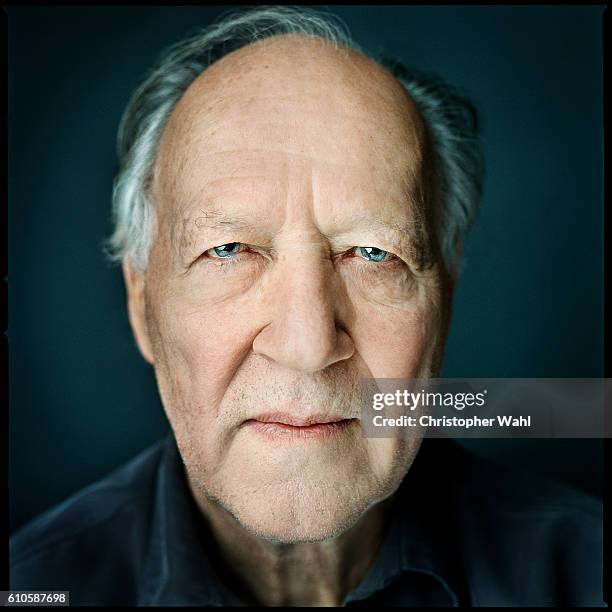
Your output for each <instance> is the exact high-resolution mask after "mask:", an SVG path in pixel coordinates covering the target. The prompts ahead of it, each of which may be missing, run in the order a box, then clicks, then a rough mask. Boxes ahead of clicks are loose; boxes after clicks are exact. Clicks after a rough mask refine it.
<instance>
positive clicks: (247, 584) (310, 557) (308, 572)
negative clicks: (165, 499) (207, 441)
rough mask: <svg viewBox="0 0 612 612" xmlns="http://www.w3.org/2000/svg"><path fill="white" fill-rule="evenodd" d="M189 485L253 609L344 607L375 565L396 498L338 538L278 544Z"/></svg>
mask: <svg viewBox="0 0 612 612" xmlns="http://www.w3.org/2000/svg"><path fill="white" fill-rule="evenodd" d="M189 486H190V488H191V491H192V494H193V496H194V498H195V500H196V502H197V504H198V506H199V508H200V510H201V512H202V514H203V515H204V517H205V519H206V520H207V523H208V525H209V526H210V528H211V531H212V534H213V537H214V538H215V540H216V543H217V546H218V554H219V555H220V557H221V559H220V560H221V562H222V564H223V565H224V566H225V567H224V571H225V572H228V573H230V574H231V577H232V582H233V583H234V582H236V581H237V582H238V584H239V585H240V591H241V592H243V593H246V597H247V598H249V599H252V600H253V601H252V603H253V604H255V605H262V606H279V605H284V606H295V605H301V606H339V605H341V603H342V601H343V600H344V598H345V597H346V595H347V594H348V593H350V592H351V591H352V590H354V589H355V588H356V587H357V586H358V585H359V583H360V582H361V580H362V579H363V577H364V576H365V574H366V572H367V571H368V569H369V568H370V567H371V565H372V563H373V562H374V559H375V558H376V555H377V554H378V552H379V550H380V546H381V544H382V539H383V536H384V533H385V527H386V522H387V521H386V518H387V516H388V509H389V507H390V505H391V504H392V500H393V498H394V497H395V495H392V496H391V497H389V498H387V499H386V500H384V501H382V502H380V503H378V504H376V505H375V506H373V507H371V508H369V509H368V510H367V511H366V512H365V513H364V514H363V515H362V516H361V517H360V518H359V520H358V521H357V522H356V523H355V524H354V525H353V526H352V527H350V528H349V529H348V530H347V531H345V532H344V533H342V534H341V535H339V536H337V537H335V538H331V539H328V540H324V541H321V542H298V543H279V542H273V541H270V540H266V539H264V538H261V537H259V536H257V535H255V534H253V533H252V532H250V531H248V530H246V529H245V528H244V527H242V525H241V524H240V523H239V522H238V521H237V520H236V519H235V518H234V517H233V516H232V515H231V514H230V513H229V512H227V511H226V510H225V509H224V508H222V507H221V506H220V505H219V504H218V503H217V502H215V501H213V500H211V499H209V498H208V497H207V496H205V495H203V494H202V493H201V492H199V491H198V489H197V488H196V487H194V486H193V485H192V483H191V482H190V483H189ZM230 568H231V569H230Z"/></svg>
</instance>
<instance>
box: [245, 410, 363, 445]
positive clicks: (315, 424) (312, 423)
mask: <svg viewBox="0 0 612 612" xmlns="http://www.w3.org/2000/svg"><path fill="white" fill-rule="evenodd" d="M355 421H357V419H353V418H351V419H346V418H342V417H339V416H332V415H326V414H314V415H309V416H305V417H300V416H297V415H294V414H287V413H284V412H274V413H267V414H262V415H259V416H257V417H255V418H253V419H249V420H248V421H245V422H244V423H243V425H244V426H245V427H246V428H247V429H250V430H251V431H253V432H254V433H257V434H259V435H260V436H262V437H264V438H267V439H268V440H276V441H278V440H281V441H283V440H285V441H293V440H326V439H329V438H333V437H336V436H338V435H340V434H342V433H343V432H344V431H346V429H347V428H348V427H350V426H351V425H352V424H353V423H354V422H355Z"/></svg>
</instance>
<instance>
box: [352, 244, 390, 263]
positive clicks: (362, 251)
mask: <svg viewBox="0 0 612 612" xmlns="http://www.w3.org/2000/svg"><path fill="white" fill-rule="evenodd" d="M355 252H356V253H357V255H359V256H360V257H363V258H364V259H367V260H368V261H384V260H385V259H386V258H387V257H388V256H389V255H390V253H389V251H383V250H382V249H377V248H376V247H355Z"/></svg>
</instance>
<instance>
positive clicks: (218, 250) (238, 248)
mask: <svg viewBox="0 0 612 612" xmlns="http://www.w3.org/2000/svg"><path fill="white" fill-rule="evenodd" d="M245 247H246V245H244V244H242V242H228V243H226V244H222V245H220V246H216V247H213V248H212V249H208V250H207V251H204V254H205V255H207V256H208V257H211V258H212V259H228V258H230V257H231V256H232V255H238V253H240V252H242V250H243V249H244V248H245Z"/></svg>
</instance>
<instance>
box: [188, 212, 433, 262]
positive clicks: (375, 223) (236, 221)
mask: <svg viewBox="0 0 612 612" xmlns="http://www.w3.org/2000/svg"><path fill="white" fill-rule="evenodd" d="M342 226H343V227H342V229H340V230H338V231H337V232H335V234H334V235H335V236H343V235H346V234H350V233H353V232H355V231H360V230H372V229H374V230H378V231H383V232H389V233H391V234H393V235H394V238H396V239H397V240H398V242H399V244H400V246H406V247H407V249H406V252H405V253H403V254H404V255H406V257H408V258H409V259H411V260H412V261H413V263H414V264H415V265H417V267H422V266H423V265H425V264H426V263H427V262H428V261H429V259H430V254H429V251H430V249H429V244H428V243H429V240H428V239H427V228H426V226H425V224H424V222H423V220H422V219H421V218H420V215H417V219H414V220H411V221H409V222H393V221H388V220H385V219H380V218H378V217H372V216H370V215H366V214H353V215H350V216H349V217H347V218H346V219H345V220H343V222H342ZM194 227H195V228H194ZM259 229H260V228H259V226H258V223H257V222H255V223H254V222H253V221H250V220H248V219H247V218H245V217H241V216H240V215H233V214H232V216H228V215H226V214H225V213H224V212H223V211H220V210H218V209H214V208H211V209H208V210H200V211H199V212H198V214H197V215H196V216H194V215H192V216H190V217H188V218H187V219H184V220H183V232H182V235H181V238H180V241H179V249H180V252H181V253H183V252H184V251H185V249H186V248H189V245H190V243H191V242H192V240H193V238H194V234H197V233H198V230H212V231H215V230H230V231H246V232H256V231H259Z"/></svg>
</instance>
